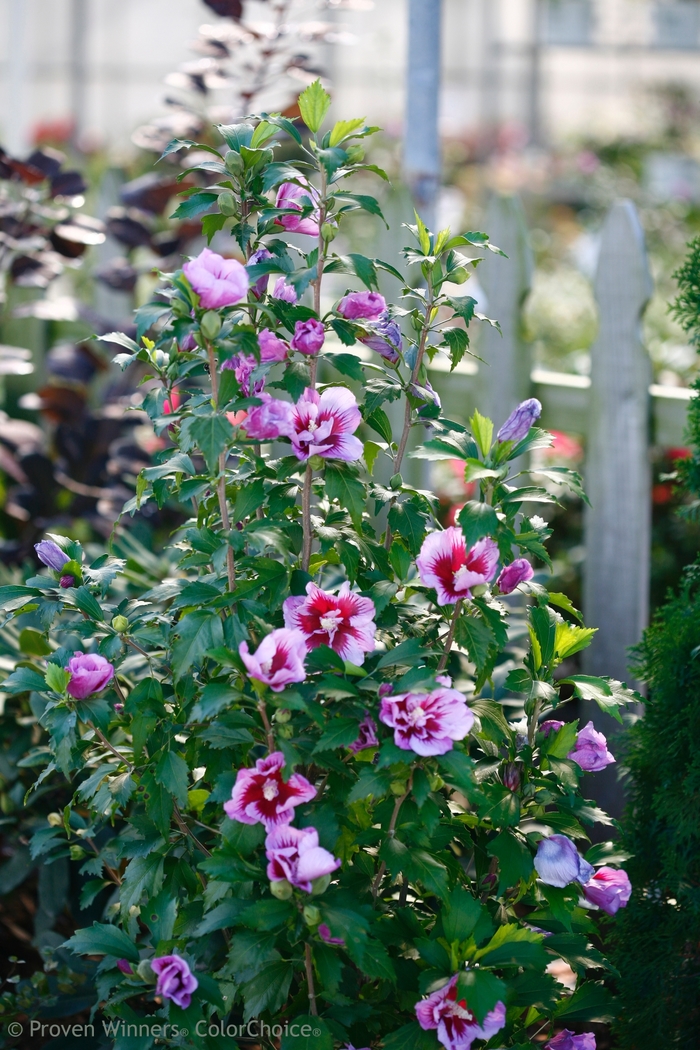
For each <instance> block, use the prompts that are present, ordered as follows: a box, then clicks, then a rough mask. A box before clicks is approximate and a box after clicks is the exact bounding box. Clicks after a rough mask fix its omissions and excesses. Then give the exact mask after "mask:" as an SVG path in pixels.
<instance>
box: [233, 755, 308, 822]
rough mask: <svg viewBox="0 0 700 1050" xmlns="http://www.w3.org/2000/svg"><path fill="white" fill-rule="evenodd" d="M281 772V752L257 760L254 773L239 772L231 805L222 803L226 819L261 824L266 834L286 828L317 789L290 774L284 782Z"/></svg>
mask: <svg viewBox="0 0 700 1050" xmlns="http://www.w3.org/2000/svg"><path fill="white" fill-rule="evenodd" d="M283 769H284V755H283V754H282V752H281V751H273V753H272V754H271V755H268V756H267V757H266V758H259V759H258V760H257V762H256V763H255V769H239V770H238V774H237V776H236V783H235V784H234V785H233V791H232V792H231V798H230V801H228V802H225V803H224V810H225V812H226V815H227V816H228V817H230V818H231V820H237V821H239V823H241V824H264V826H265V829H266V830H267V831H272V829H273V828H276V827H277V825H278V824H289V823H290V821H292V820H293V819H294V807H295V806H301V805H303V804H304V802H310V801H311V799H312V798H314V797H315V795H316V788H315V787H314V786H313V785H312V784H310V783H309V782H308V780H307V779H306V777H303V776H301V774H300V773H292V775H291V777H290V778H289V780H287V781H286V782H285V781H284V780H282V770H283Z"/></svg>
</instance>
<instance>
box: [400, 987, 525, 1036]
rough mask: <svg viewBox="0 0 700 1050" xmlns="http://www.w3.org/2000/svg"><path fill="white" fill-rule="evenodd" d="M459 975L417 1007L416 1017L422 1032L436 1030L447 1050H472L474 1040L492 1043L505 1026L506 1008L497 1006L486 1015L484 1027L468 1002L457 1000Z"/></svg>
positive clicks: (498, 1004)
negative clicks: (487, 1040) (489, 1040)
mask: <svg viewBox="0 0 700 1050" xmlns="http://www.w3.org/2000/svg"><path fill="white" fill-rule="evenodd" d="M458 980H459V974H455V975H454V977H453V978H452V979H451V980H450V981H448V983H447V984H445V985H443V987H442V988H438V990H437V991H436V992H433V994H432V995H429V996H428V998H427V999H421V1001H420V1002H418V1003H416V1007H415V1009H416V1017H417V1018H418V1024H419V1025H420V1026H421V1028H423V1029H425V1030H426V1031H428V1030H429V1029H431V1028H437V1037H438V1039H439V1041H440V1042H441V1043H442V1045H443V1046H444V1047H446V1050H469V1048H470V1047H471V1045H472V1043H473V1042H474V1040H475V1039H491V1038H492V1036H494V1035H495V1034H496V1032H500V1030H501V1028H503V1027H504V1025H505V1023H506V1008H505V1004H504V1003H502V1002H499V1003H496V1005H495V1006H494V1008H493V1010H490V1011H489V1013H487V1014H486V1017H485V1018H484V1020H483V1022H482V1024H480V1025H479V1024H477V1022H476V1016H475V1015H474V1013H473V1012H472V1011H471V1010H470V1009H469V1007H468V1005H467V1001H466V999H458V998H457V996H458V991H457V981H458Z"/></svg>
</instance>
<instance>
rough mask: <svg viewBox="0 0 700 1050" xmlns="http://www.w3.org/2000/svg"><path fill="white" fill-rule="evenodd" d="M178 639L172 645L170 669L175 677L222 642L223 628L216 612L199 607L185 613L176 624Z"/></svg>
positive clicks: (198, 661)
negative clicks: (194, 610) (195, 610)
mask: <svg viewBox="0 0 700 1050" xmlns="http://www.w3.org/2000/svg"><path fill="white" fill-rule="evenodd" d="M177 631H178V634H179V636H180V637H179V639H178V641H177V642H176V643H175V645H174V646H173V654H172V669H173V674H174V676H175V678H176V679H179V678H182V676H183V675H184V674H185V673H186V672H187V671H189V669H190V667H192V665H193V664H197V663H201V662H202V661H203V660H204V659H205V658H206V656H207V654H208V653H209V652H210V651H211V650H212V649H217V648H218V647H219V646H222V645H223V644H224V630H223V625H222V623H221V619H220V618H219V616H217V615H216V613H211V612H208V611H207V610H205V609H200V610H198V611H197V612H191V613H187V615H186V616H183V618H182V619H181V620H180V622H179V624H178V625H177Z"/></svg>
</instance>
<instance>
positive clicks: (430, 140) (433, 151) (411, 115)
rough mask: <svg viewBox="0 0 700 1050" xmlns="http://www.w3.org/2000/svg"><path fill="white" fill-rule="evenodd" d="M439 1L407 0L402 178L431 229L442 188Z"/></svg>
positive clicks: (440, 11) (440, 4) (440, 21)
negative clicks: (439, 119) (406, 64)
mask: <svg viewBox="0 0 700 1050" xmlns="http://www.w3.org/2000/svg"><path fill="white" fill-rule="evenodd" d="M441 24H442V0H409V3H408V69H407V76H406V126H405V132H404V156H403V166H404V177H405V179H406V182H407V184H408V186H409V188H410V190H411V193H412V195H413V200H414V203H415V206H416V210H417V211H418V214H419V215H420V217H421V218H422V220H423V222H424V223H425V224H426V226H428V228H429V229H435V225H436V217H437V216H436V213H437V196H438V190H439V188H440V129H439V125H438V115H439V102H440V30H441Z"/></svg>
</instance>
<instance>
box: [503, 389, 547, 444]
mask: <svg viewBox="0 0 700 1050" xmlns="http://www.w3.org/2000/svg"><path fill="white" fill-rule="evenodd" d="M541 414H542V405H541V404H540V403H539V401H538V400H537V398H536V397H530V398H528V400H527V401H521V403H520V404H519V405H518V407H517V408H515V409H513V411H512V412H511V414H510V415H509V416H508V418H507V419H506V421H505V423H504V424H503V426H502V427H501V429H500V430H499V431H498V434H497V435H496V436H497V438H498V440H499V441H522V439H523V438H524V437H525V436H526V435H527V434H528V433H529V431H530V427H531V426H532V425H533V424H534V423H536V422H537V420H538V419H539V418H540V416H541Z"/></svg>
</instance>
